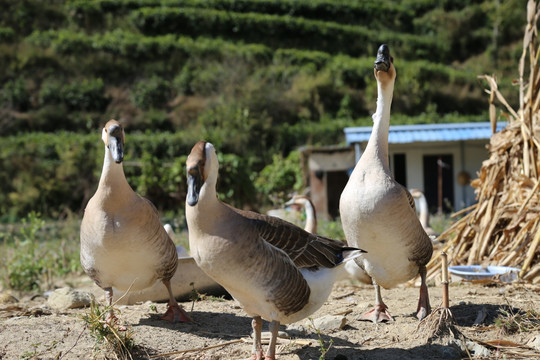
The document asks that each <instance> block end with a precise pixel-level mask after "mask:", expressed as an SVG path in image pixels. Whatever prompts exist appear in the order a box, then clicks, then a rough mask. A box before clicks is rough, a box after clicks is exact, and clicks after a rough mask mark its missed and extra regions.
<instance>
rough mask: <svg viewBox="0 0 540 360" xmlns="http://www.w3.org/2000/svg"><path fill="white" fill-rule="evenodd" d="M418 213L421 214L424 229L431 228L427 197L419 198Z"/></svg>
mask: <svg viewBox="0 0 540 360" xmlns="http://www.w3.org/2000/svg"><path fill="white" fill-rule="evenodd" d="M418 211H419V212H420V216H419V219H420V223H421V224H422V227H423V228H424V229H425V228H427V227H429V210H428V204H427V200H426V197H425V196H424V195H421V196H420V197H419V198H418Z"/></svg>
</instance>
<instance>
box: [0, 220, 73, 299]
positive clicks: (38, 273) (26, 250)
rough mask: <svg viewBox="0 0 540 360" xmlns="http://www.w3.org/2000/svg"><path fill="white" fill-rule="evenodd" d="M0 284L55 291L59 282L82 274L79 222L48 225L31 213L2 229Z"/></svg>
mask: <svg viewBox="0 0 540 360" xmlns="http://www.w3.org/2000/svg"><path fill="white" fill-rule="evenodd" d="M0 263H2V264H5V266H2V267H1V268H0V282H1V283H2V285H3V286H4V287H6V288H10V289H13V290H18V291H39V290H43V289H44V288H51V287H52V284H53V282H54V281H55V280H60V279H63V278H65V277H66V275H70V274H75V273H80V272H81V267H80V262H79V219H68V220H65V221H57V222H51V221H45V220H44V219H43V218H42V217H41V215H40V214H39V213H36V212H31V213H29V214H28V216H27V217H26V218H24V219H23V220H22V221H21V222H20V223H17V224H11V225H9V226H3V227H2V228H0Z"/></svg>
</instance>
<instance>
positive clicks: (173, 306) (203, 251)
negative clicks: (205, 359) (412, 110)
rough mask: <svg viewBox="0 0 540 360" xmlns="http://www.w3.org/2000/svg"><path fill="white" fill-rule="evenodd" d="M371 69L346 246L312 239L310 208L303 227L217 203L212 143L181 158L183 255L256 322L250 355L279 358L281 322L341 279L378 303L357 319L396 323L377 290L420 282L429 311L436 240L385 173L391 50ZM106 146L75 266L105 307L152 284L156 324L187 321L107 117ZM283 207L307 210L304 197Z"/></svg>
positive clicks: (158, 231)
mask: <svg viewBox="0 0 540 360" xmlns="http://www.w3.org/2000/svg"><path fill="white" fill-rule="evenodd" d="M374 67H375V69H374V75H375V78H376V80H377V85H378V99H377V110H376V112H375V114H374V115H373V121H374V126H373V131H372V134H371V137H370V139H369V142H368V145H367V148H366V150H365V152H364V153H363V155H362V157H361V159H360V160H359V162H358V163H357V165H356V167H355V169H354V171H353V172H352V174H351V176H350V179H349V181H348V183H347V186H346V187H345V189H344V191H343V193H342V195H341V200H340V213H341V219H342V225H343V229H344V232H345V237H346V242H343V241H338V240H332V239H329V238H326V237H323V236H320V235H317V233H316V232H317V230H316V225H317V224H316V217H315V216H314V208H312V210H313V212H311V210H310V211H308V218H307V223H306V228H305V229H302V228H300V227H298V226H296V225H293V224H291V223H289V222H287V221H285V220H282V219H280V218H277V217H272V216H269V215H263V214H259V213H255V212H251V211H244V210H240V209H236V208H234V207H232V206H230V205H228V204H226V203H224V202H222V201H220V200H219V199H218V197H217V193H216V182H217V178H218V172H219V162H218V157H217V155H216V149H215V148H214V146H213V145H212V144H211V143H210V142H207V141H199V142H198V143H197V144H195V146H194V147H193V149H192V150H191V153H190V154H189V156H188V158H187V162H186V168H187V183H188V193H187V197H186V220H187V226H188V234H189V246H190V253H191V256H193V258H194V259H195V261H196V263H197V265H198V266H199V267H200V268H201V269H202V270H203V271H204V272H205V273H206V274H207V275H209V276H210V277H211V278H213V279H214V280H215V281H216V282H217V283H219V284H220V285H221V286H223V287H224V288H225V289H226V290H227V291H228V292H229V293H230V294H231V296H232V297H233V298H234V299H236V300H237V301H238V302H239V303H240V304H241V305H242V307H243V309H244V310H245V311H246V313H247V314H249V316H251V317H252V318H253V320H252V327H253V333H254V336H253V349H252V358H253V359H262V358H264V359H275V356H276V353H275V347H276V340H277V333H278V329H279V325H280V324H288V323H292V322H296V321H299V320H301V319H303V318H306V317H308V316H310V315H311V314H312V313H314V312H315V311H316V310H318V309H319V308H320V307H321V306H322V304H323V303H324V302H325V301H326V300H327V298H328V296H329V294H330V292H331V290H332V286H333V284H334V282H335V281H337V280H341V279H345V278H352V279H356V280H359V281H362V282H364V283H368V284H373V286H374V288H375V293H376V296H375V299H376V303H375V307H374V309H372V310H370V311H368V312H367V313H365V314H363V315H362V316H363V317H364V318H365V319H369V320H371V321H373V322H380V321H384V320H392V316H391V315H390V313H389V312H388V309H387V307H386V305H385V304H384V302H383V301H382V298H381V291H380V287H381V286H382V287H383V288H391V287H394V286H396V285H397V284H400V283H403V282H406V281H408V280H411V279H413V278H414V277H416V276H417V275H420V276H421V279H422V284H421V287H420V298H419V302H418V314H417V316H418V318H419V319H422V318H424V317H425V316H426V315H427V314H428V313H429V312H430V306H429V297H428V292H427V286H426V284H425V275H426V268H425V265H426V264H427V262H428V261H429V260H430V258H431V255H432V251H433V247H432V243H431V241H430V238H429V237H428V235H427V234H426V232H425V231H424V229H423V228H422V225H421V223H420V221H419V220H418V217H417V216H416V210H415V206H414V200H413V198H412V196H411V194H410V193H409V192H408V191H407V190H406V189H405V188H403V187H402V186H401V185H399V184H398V183H396V182H395V181H394V180H393V178H392V175H391V172H390V169H389V165H388V130H389V123H390V105H391V102H392V95H393V90H394V81H395V78H396V70H395V68H394V64H393V58H392V57H391V56H390V50H389V48H388V46H387V45H381V47H380V48H379V50H378V54H377V59H376V61H375V66H374ZM102 139H103V142H104V144H105V160H104V164H103V171H102V174H101V178H100V181H99V186H98V188H97V191H96V193H95V195H94V196H93V197H92V198H91V199H90V201H89V203H88V205H87V207H86V209H85V213H84V216H83V220H82V224H81V232H80V240H81V264H82V266H83V268H84V270H85V272H86V273H87V274H88V276H89V277H91V278H92V279H93V280H94V282H95V283H96V284H97V285H98V286H99V287H100V288H102V289H103V290H104V291H105V296H106V299H107V302H108V304H109V305H112V297H113V288H114V289H118V290H121V291H124V292H125V291H129V290H141V289H144V288H147V287H149V286H151V285H153V284H154V283H155V282H156V281H158V280H160V281H161V282H162V283H163V285H164V286H165V287H166V288H167V290H168V292H169V296H170V299H169V303H168V309H167V311H166V313H165V314H164V315H163V316H162V318H163V319H164V320H167V321H170V322H188V321H192V320H191V318H190V317H189V315H188V314H187V313H186V312H185V311H184V309H182V307H181V306H179V304H178V303H177V301H176V300H175V298H174V296H173V294H172V291H171V283H170V279H171V277H172V276H173V274H174V272H175V271H176V268H177V263H178V262H177V258H178V255H177V251H176V247H175V245H174V243H173V241H172V240H171V238H170V236H169V235H168V233H167V231H166V230H165V228H164V227H163V226H162V224H161V222H160V220H159V216H158V212H157V210H156V208H155V207H154V205H153V204H151V203H150V202H149V201H148V200H146V199H144V198H142V197H140V196H139V195H137V194H136V193H135V192H134V191H133V189H132V188H131V187H130V185H129V184H128V182H127V180H126V177H125V175H124V171H123V167H122V161H123V149H124V143H125V134H124V130H123V128H122V126H121V125H120V123H119V122H117V121H115V120H110V121H109V122H108V123H107V124H106V125H105V127H104V128H103V131H102ZM290 203H291V204H292V203H296V204H300V205H302V206H305V207H307V209H309V206H311V207H313V204H311V202H310V201H309V199H306V198H305V197H296V198H293V199H292V200H291V202H290ZM309 213H312V214H313V216H311V217H310V216H309ZM107 316H108V318H107V321H111V319H113V318H114V314H113V313H112V310H111V312H110V313H109V314H108V315H107ZM263 319H264V320H266V321H268V322H269V323H270V325H269V327H270V333H271V339H270V344H269V346H268V349H267V352H266V354H263V349H262V345H261V330H262V321H263ZM111 324H113V323H111Z"/></svg>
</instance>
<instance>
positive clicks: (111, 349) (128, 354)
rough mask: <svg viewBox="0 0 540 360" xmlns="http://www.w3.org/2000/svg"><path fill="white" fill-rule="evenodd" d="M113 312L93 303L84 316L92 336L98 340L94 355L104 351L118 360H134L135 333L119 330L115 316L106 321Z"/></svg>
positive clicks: (129, 330)
mask: <svg viewBox="0 0 540 360" xmlns="http://www.w3.org/2000/svg"><path fill="white" fill-rule="evenodd" d="M111 310H113V309H112V307H110V306H102V305H100V304H98V303H96V302H92V304H91V305H90V310H89V311H88V312H87V313H86V314H84V315H82V319H83V321H84V322H85V323H86V327H87V328H88V330H89V331H90V335H91V336H92V337H93V338H94V339H95V340H96V343H95V345H94V353H99V352H101V351H104V352H107V353H112V354H114V355H115V356H116V358H117V359H131V360H133V356H132V353H133V350H134V348H135V343H134V339H133V332H132V330H131V328H128V329H126V330H125V331H123V330H122V331H121V330H119V324H118V319H117V318H116V317H114V316H113V317H111V318H110V319H109V320H106V319H107V315H108V314H109V313H110V312H111ZM116 311H118V310H116Z"/></svg>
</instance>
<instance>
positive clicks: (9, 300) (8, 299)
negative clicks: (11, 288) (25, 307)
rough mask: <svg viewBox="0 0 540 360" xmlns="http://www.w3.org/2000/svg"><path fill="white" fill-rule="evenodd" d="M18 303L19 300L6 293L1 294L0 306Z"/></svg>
mask: <svg viewBox="0 0 540 360" xmlns="http://www.w3.org/2000/svg"><path fill="white" fill-rule="evenodd" d="M18 302H19V300H18V299H17V298H16V297H15V296H13V295H10V294H8V293H5V292H3V293H0V305H7V304H15V303H18Z"/></svg>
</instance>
